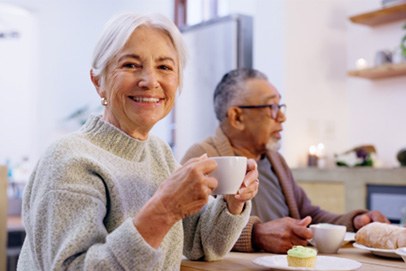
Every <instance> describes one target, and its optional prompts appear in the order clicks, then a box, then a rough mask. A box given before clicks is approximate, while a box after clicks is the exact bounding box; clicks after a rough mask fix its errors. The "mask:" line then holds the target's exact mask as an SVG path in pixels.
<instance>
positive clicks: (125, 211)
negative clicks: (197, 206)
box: [18, 116, 251, 271]
mask: <svg viewBox="0 0 406 271" xmlns="http://www.w3.org/2000/svg"><path fill="white" fill-rule="evenodd" d="M178 166H179V164H178V163H177V162H176V160H175V159H174V157H173V155H172V152H171V149H170V148H169V146H168V145H167V144H166V143H165V142H163V141H162V140H160V139H158V138H157V137H154V136H150V137H149V138H148V139H147V140H145V141H139V140H135V139H134V138H131V137H129V136H128V135H126V134H124V133H123V132H122V131H120V130H118V129H117V128H115V127H114V126H112V125H110V124H108V123H106V122H104V121H103V120H101V117H100V116H91V117H90V118H89V120H88V121H87V122H86V124H85V125H84V126H83V127H82V129H81V130H80V131H78V132H76V133H74V134H71V135H69V136H67V137H65V138H63V139H61V140H59V141H58V142H56V143H55V144H53V145H52V146H51V147H50V148H49V149H48V150H47V152H46V153H45V155H44V156H43V157H42V158H41V159H40V160H39V162H38V164H37V166H36V168H35V170H34V172H33V174H32V176H31V178H30V181H29V184H28V185H27V187H26V191H25V194H24V201H23V219H24V225H25V228H26V233H27V237H26V239H25V241H24V244H23V248H22V251H21V255H20V258H19V262H18V270H30V271H32V270H46V271H49V270H131V271H132V270H179V268H180V261H181V258H182V250H183V251H184V255H185V256H186V257H188V258H190V259H205V260H217V259H219V258H221V257H222V256H224V255H225V254H226V253H227V252H228V251H229V250H230V249H231V248H232V246H233V244H234V243H235V241H236V240H237V239H238V236H239V235H240V233H241V231H242V229H243V228H244V226H245V225H246V223H247V221H248V219H249V213H250V211H251V205H250V203H247V204H246V206H245V209H244V211H243V213H242V214H240V215H237V216H235V215H232V214H231V213H229V212H228V211H227V206H226V203H225V202H224V199H223V198H222V197H219V198H217V199H214V198H210V200H209V204H208V205H206V206H205V207H204V208H203V209H202V210H201V211H200V212H199V213H198V214H196V215H194V216H190V217H188V218H186V219H184V220H183V221H179V222H178V223H176V224H175V225H174V226H173V227H172V228H171V230H170V231H169V232H168V233H167V235H166V236H165V238H164V240H163V242H162V243H161V245H160V247H159V248H158V249H154V248H152V247H151V246H150V245H149V244H148V243H146V242H145V241H144V239H143V237H142V236H141V235H140V233H139V232H138V231H137V229H136V228H135V227H134V225H133V223H132V218H133V217H134V215H135V214H136V213H137V212H138V211H139V210H140V208H142V206H143V205H144V204H145V203H146V202H147V201H148V199H149V198H151V196H152V195H153V194H154V192H155V191H156V190H157V188H158V186H159V185H160V183H162V182H163V181H164V180H165V179H167V178H168V176H169V175H170V174H171V172H173V171H174V170H175V169H176V168H177V167H178Z"/></svg>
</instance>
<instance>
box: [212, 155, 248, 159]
mask: <svg viewBox="0 0 406 271" xmlns="http://www.w3.org/2000/svg"><path fill="white" fill-rule="evenodd" d="M209 158H213V159H219V160H222V159H247V157H245V156H211V157H209Z"/></svg>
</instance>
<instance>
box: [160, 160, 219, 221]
mask: <svg viewBox="0 0 406 271" xmlns="http://www.w3.org/2000/svg"><path fill="white" fill-rule="evenodd" d="M216 166H217V165H216V162H214V161H213V160H211V159H208V158H207V155H206V154H204V155H202V156H200V157H198V158H193V159H190V160H189V161H187V162H186V163H185V164H184V165H183V166H182V167H181V168H179V169H177V170H176V171H175V172H174V173H173V174H172V175H171V176H170V177H169V179H168V180H166V181H165V182H164V183H163V184H162V185H161V186H160V187H159V189H158V191H157V193H156V195H157V196H159V197H160V198H161V202H162V204H163V205H164V206H163V208H165V209H166V212H167V213H168V215H171V216H172V217H173V219H174V220H176V221H178V220H180V219H183V218H184V217H186V216H189V215H192V214H194V213H197V212H198V211H199V210H200V209H201V208H202V207H203V206H204V205H205V204H207V202H208V198H209V195H211V193H212V192H213V190H214V189H215V188H216V187H217V180H216V179H215V178H213V177H209V176H208V174H209V173H211V172H212V171H213V170H214V169H215V168H216Z"/></svg>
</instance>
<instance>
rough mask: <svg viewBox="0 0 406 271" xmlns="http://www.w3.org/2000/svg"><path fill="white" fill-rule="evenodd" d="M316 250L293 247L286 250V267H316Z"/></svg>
mask: <svg viewBox="0 0 406 271" xmlns="http://www.w3.org/2000/svg"><path fill="white" fill-rule="evenodd" d="M316 256H317V250H315V249H313V248H310V247H304V246H294V247H292V248H291V249H289V250H288V266H290V267H314V266H315V265H316Z"/></svg>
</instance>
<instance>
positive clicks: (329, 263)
mask: <svg viewBox="0 0 406 271" xmlns="http://www.w3.org/2000/svg"><path fill="white" fill-rule="evenodd" d="M253 263H255V264H258V265H261V266H264V267H270V268H276V269H277V270H317V271H328V270H336V271H339V270H340V271H341V270H356V269H358V268H360V267H361V263H360V262H357V261H354V260H349V259H345V258H338V257H331V256H317V259H316V266H315V267H314V268H307V267H290V266H288V259H287V256H286V255H276V256H263V257H258V258H255V259H254V260H253Z"/></svg>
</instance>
